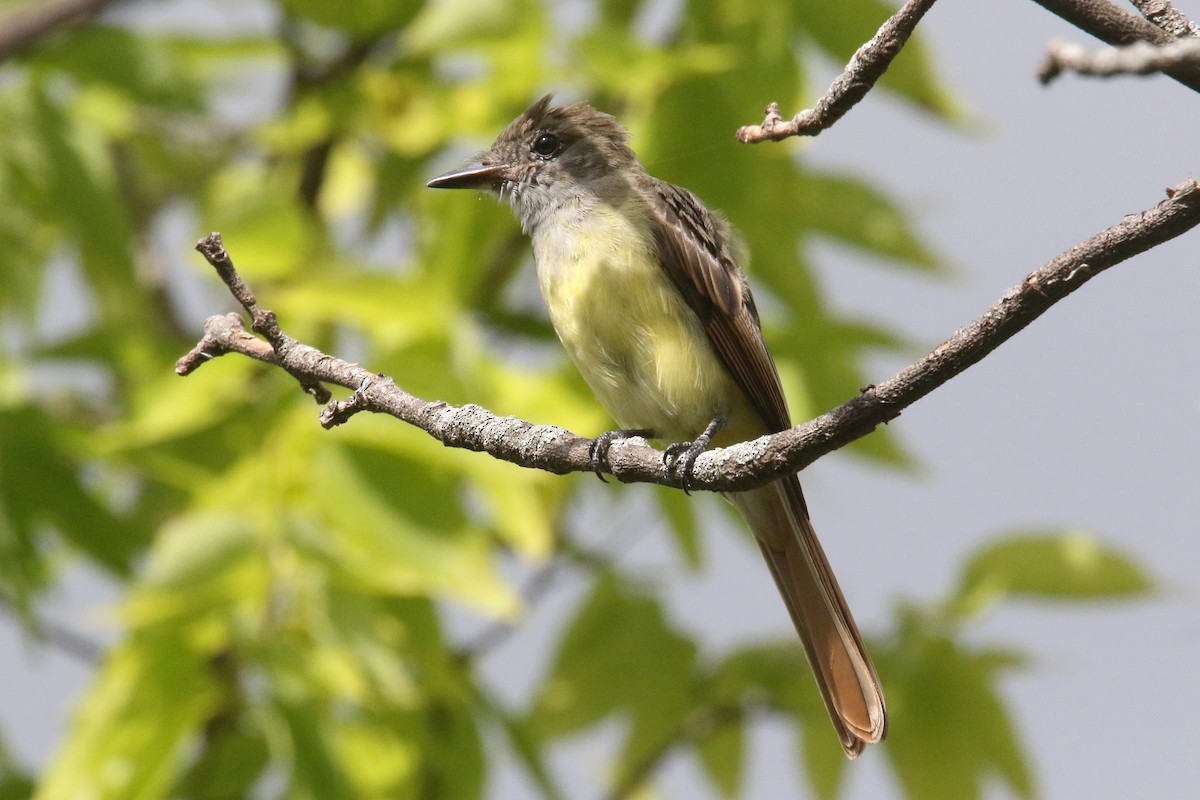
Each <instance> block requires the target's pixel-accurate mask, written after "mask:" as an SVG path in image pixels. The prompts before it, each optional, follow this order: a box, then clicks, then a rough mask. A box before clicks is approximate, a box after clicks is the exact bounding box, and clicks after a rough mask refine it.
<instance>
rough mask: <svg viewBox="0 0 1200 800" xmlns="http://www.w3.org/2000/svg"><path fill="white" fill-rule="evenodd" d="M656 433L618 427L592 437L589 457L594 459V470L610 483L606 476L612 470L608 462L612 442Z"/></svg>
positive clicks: (646, 436) (648, 436) (598, 475)
mask: <svg viewBox="0 0 1200 800" xmlns="http://www.w3.org/2000/svg"><path fill="white" fill-rule="evenodd" d="M653 435H654V431H651V430H647V429H646V428H627V429H618V430H615V431H605V432H604V433H602V434H600V435H599V436H597V437H596V438H595V439H592V444H591V446H589V447H588V457H589V458H591V459H592V472H594V473H596V477H597V478H599V479H600V480H602V481H604V482H605V483H608V479H607V478H605V477H604V473H605V472H612V469H611V466H610V464H609V463H608V448H610V447H612V443H613V442H616V441H620V440H621V439H632V438H633V437H635V436H642V437H644V438H650V437H652V436H653Z"/></svg>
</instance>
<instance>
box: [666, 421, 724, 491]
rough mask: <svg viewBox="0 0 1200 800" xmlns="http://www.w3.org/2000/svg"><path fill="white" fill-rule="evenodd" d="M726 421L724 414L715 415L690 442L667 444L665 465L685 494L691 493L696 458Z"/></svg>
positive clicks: (706, 447)
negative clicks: (690, 487)
mask: <svg viewBox="0 0 1200 800" xmlns="http://www.w3.org/2000/svg"><path fill="white" fill-rule="evenodd" d="M725 422H726V418H725V416H724V415H722V416H718V417H714V418H713V421H712V422H710V423H708V427H707V428H705V429H704V432H703V433H701V434H700V435H699V436H697V437H696V438H695V439H693V440H692V441H690V442H675V443H674V444H670V445H667V449H666V450H664V451H663V467H665V468H666V470H667V473H668V474H670V475H674V476H675V477H676V478H677V479H678V480H679V488H680V489H683V493H684V494H687V495H690V494H691V491H690V489H689V485H690V484H691V482H692V470H693V469H694V468H695V466H696V459H697V458H699V457H700V454H701V453H703V452H704V451H705V450H707V449H708V445H709V444H710V443H711V442H712V438H713V437H714V436H716V435H717V431H719V430H721V428H723V427H725Z"/></svg>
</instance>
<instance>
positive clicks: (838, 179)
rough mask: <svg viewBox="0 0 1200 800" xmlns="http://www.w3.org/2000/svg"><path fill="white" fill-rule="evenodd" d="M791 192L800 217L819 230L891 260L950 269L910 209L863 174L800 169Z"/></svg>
mask: <svg viewBox="0 0 1200 800" xmlns="http://www.w3.org/2000/svg"><path fill="white" fill-rule="evenodd" d="M789 196H790V197H791V203H792V207H793V208H794V209H795V213H796V216H797V217H799V218H801V219H803V220H804V222H805V225H806V226H807V227H808V228H810V229H811V230H812V231H813V232H815V233H818V234H821V235H824V236H829V237H831V238H833V239H836V240H837V241H839V242H842V243H844V244H848V245H851V246H852V247H857V248H860V249H862V250H865V251H867V252H869V253H872V254H874V255H878V256H882V257H886V258H890V259H893V260H894V263H895V264H896V265H898V266H902V267H906V268H911V269H915V270H917V271H919V272H925V273H930V274H934V275H941V274H945V272H946V267H945V265H944V264H943V263H942V262H941V261H940V260H939V259H938V258H937V256H935V255H934V254H933V253H932V252H930V251H929V249H928V248H927V247H926V246H925V245H924V244H923V243H922V242H921V240H920V238H919V237H918V236H917V233H916V231H915V228H914V226H913V223H912V220H911V219H909V216H908V214H906V213H905V212H904V210H903V209H901V208H900V207H899V206H897V205H896V204H895V203H893V202H891V201H890V200H889V199H888V198H886V197H885V196H884V195H883V194H882V193H881V192H880V191H879V190H878V189H876V188H875V187H873V186H871V185H870V184H868V183H866V182H865V181H863V180H861V179H859V178H855V177H852V176H849V175H837V174H832V173H819V172H803V173H799V174H797V175H796V176H794V178H793V180H792V185H791V187H790V188H789Z"/></svg>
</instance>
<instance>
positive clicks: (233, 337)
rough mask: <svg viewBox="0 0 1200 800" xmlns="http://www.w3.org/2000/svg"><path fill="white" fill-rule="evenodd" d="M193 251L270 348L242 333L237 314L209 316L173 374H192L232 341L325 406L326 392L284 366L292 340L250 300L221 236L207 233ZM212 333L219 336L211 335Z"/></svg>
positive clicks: (250, 294)
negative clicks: (282, 371)
mask: <svg viewBox="0 0 1200 800" xmlns="http://www.w3.org/2000/svg"><path fill="white" fill-rule="evenodd" d="M196 250H197V251H198V252H199V253H200V254H201V255H203V256H204V258H205V259H206V260H207V261H208V263H209V264H212V266H213V268H214V269H216V271H217V274H218V275H220V276H221V280H222V281H224V282H225V285H226V286H228V287H229V291H230V292H231V293H232V294H233V296H234V298H235V299H236V300H237V301H238V302H239V303H241V305H242V308H244V309H246V313H247V314H249V315H250V320H251V324H252V327H253V328H254V331H255V332H256V333H258V334H261V335H262V336H264V337H266V340H267V343H268V344H269V346H270V349H269V350H267V349H265V348H264V347H263V343H262V342H261V341H258V340H255V339H254V337H253V336H250V335H249V334H247V333H246V329H245V328H243V327H242V322H241V320H240V319H238V318H237V315H229V316H225V317H210V318H209V320H208V322H207V323H205V326H204V331H205V333H204V338H202V339H201V340H200V341H199V343H198V344H197V345H196V346H195V347H193V348H192V349H191V351H190V352H189V353H188V354H187V355H185V356H184V357H183V358H181V359H179V360H178V361H176V362H175V372H176V373H178V374H179V375H188V374H190V373H192V372H194V371H196V370H197V369H199V368H200V366H201V365H202V364H203V363H204V362H205V361H207V360H209V359H210V358H214V357H216V356H220V355H224V354H225V353H226V352H229V351H230V348H229V347H228V345H227V342H229V341H234V342H237V344H238V347H237V348H236V352H239V353H240V352H243V350H242V349H241V348H243V347H244V348H246V350H245V352H244V354H245V355H248V356H250V357H251V358H256V359H258V360H259V361H268V362H270V363H273V364H278V365H279V366H281V367H283V368H284V369H285V370H287V371H288V372H289V373H291V375H292V377H294V378H295V379H296V380H298V381H299V382H300V386H301V387H302V388H303V389H304V391H305V392H307V393H308V394H311V395H312V396H313V398H314V399H315V400H316V401H317V402H318V403H328V402H329V399H330V397H331V395H330V394H329V390H328V389H326V388H325V387H324V386H322V385H321V384H320V383H319V382H317V381H313V380H310V379H309V378H308V377H307V376H305V375H304V374H303V373H298V372H295V371H293V370H292V368H291V367H290V366H289V365H288V361H287V354H288V352H289V351H290V350H291V348H292V347H293V346H295V345H296V340H295V339H293V338H292V337H290V336H288V335H287V334H285V333H284V332H283V329H282V328H280V327H279V321H278V320H277V319H275V312H274V311H269V310H267V309H265V308H262V307H260V306H259V305H258V301H256V300H255V299H254V293H253V292H252V291H250V287H249V286H247V285H246V282H245V281H243V280H242V276H241V275H239V274H238V271H237V270H236V269H235V268H234V266H233V261H232V260H230V258H229V253H227V252H225V248H224V246H223V245H222V244H221V234H219V233H210V234H209V235H208V236H205V237H204V238H203V239H201V240H200V241H198V242H196ZM214 333H215V334H219V335H211V334H214ZM248 339H249V340H253V341H254V343H253V344H252V343H251V342H250V341H248Z"/></svg>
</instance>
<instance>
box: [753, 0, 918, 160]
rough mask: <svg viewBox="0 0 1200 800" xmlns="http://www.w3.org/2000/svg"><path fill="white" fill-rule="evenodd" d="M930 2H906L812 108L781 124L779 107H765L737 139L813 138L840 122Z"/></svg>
mask: <svg viewBox="0 0 1200 800" xmlns="http://www.w3.org/2000/svg"><path fill="white" fill-rule="evenodd" d="M933 3H934V0H908V2H907V3H905V4H904V5H903V6H902V7H901V8H900V10H899V11H897V12H896V13H895V14H893V15H892V17H891V18H890V19H889V20H888V21H887V22H885V23H883V26H882V27H881V28H880V29H879V31H878V32H877V33H876V34H875V35H874V36H872V37H871V40H870V41H868V42H867V43H866V44H864V45H863V46H862V47H860V48H858V52H856V53H855V54H854V55H853V56H852V57H851V58H850V63H848V64H847V65H846V69H845V70H843V71H842V74H841V75H839V76H837V78H836V79H834V81H833V83H832V84H830V86H829V90H828V91H827V92H825V94H824V96H823V97H821V99H820V100H818V101H817V104H816V106H814V107H813V108H806V109H805V110H803V111H801V112H800V113H799V114H797V115H796V116H794V117H792V119H791V120H789V121H787V122H784V121H783V117H781V116H780V115H779V105H778V104H776V103H771V104H770V105H769V106H767V112H766V114H767V116H766V119H764V120H763V121H762V124H760V125H746V126H745V127H743V128H740V129H738V133H737V136H738V139H739V140H740V141H742V142H743V143H746V144H757V143H759V142H766V141H773V142H777V141H779V140H780V139H786V138H787V137H789V136H816V135H817V134H818V133H820V132H821V131H823V130H825V129H826V128H828V127H830V126H832V125H833V123H835V122H837V121H838V120H839V119H841V118H842V117H843V116H844V115H845V114H846V112H847V111H849V110H850V109H851V108H853V107H854V106H855V105H857V104H858V101H859V100H862V99H863V97H864V96H866V94H867V92H869V91H870V90H871V87H872V86H874V85H875V82H876V81H878V80H879V79H880V78H881V77H882V76H883V73H885V72H887V68H888V67H889V66H891V63H892V59H894V58H895V57H896V56H897V55H898V54H899V53H900V50H901V48H903V47H904V44H905V42H907V41H908V38H909V37H910V36H912V32H913V30H914V29H915V28H916V27H917V23H918V22H920V21H921V17H923V16H925V12H926V11H928V10H929V8H930V6H932V5H933Z"/></svg>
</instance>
